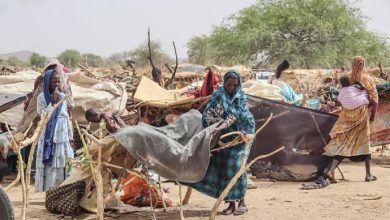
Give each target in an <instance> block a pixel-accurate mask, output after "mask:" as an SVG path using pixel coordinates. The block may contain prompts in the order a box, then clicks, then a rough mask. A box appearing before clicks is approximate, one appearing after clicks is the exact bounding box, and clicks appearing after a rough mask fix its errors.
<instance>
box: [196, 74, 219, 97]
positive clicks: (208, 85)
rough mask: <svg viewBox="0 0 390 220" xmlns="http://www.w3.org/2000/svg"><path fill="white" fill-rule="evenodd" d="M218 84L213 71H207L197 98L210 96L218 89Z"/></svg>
mask: <svg viewBox="0 0 390 220" xmlns="http://www.w3.org/2000/svg"><path fill="white" fill-rule="evenodd" d="M218 83H219V80H218V77H217V76H216V75H215V73H214V72H213V70H211V69H209V71H208V73H207V75H206V77H205V79H204V80H203V84H202V87H201V89H200V92H199V97H205V96H208V95H212V94H213V92H214V91H215V90H216V89H217V88H218Z"/></svg>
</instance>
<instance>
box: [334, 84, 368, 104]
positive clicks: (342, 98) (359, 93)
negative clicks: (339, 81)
mask: <svg viewBox="0 0 390 220" xmlns="http://www.w3.org/2000/svg"><path fill="white" fill-rule="evenodd" d="M337 100H338V101H339V102H340V103H341V105H342V106H343V108H345V109H348V110H353V109H355V108H357V107H359V106H362V105H367V104H368V93H367V91H366V90H360V89H358V88H356V87H354V86H348V87H343V88H341V89H340V93H339V96H338V97H337Z"/></svg>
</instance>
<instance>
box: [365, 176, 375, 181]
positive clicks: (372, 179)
mask: <svg viewBox="0 0 390 220" xmlns="http://www.w3.org/2000/svg"><path fill="white" fill-rule="evenodd" d="M377 179H378V178H376V176H370V177H366V182H373V181H376V180H377Z"/></svg>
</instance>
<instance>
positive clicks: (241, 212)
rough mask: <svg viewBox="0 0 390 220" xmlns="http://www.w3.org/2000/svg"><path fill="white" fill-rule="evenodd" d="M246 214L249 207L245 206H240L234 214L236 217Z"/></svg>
mask: <svg viewBox="0 0 390 220" xmlns="http://www.w3.org/2000/svg"><path fill="white" fill-rule="evenodd" d="M245 212H248V207H246V206H244V207H242V206H239V207H238V208H237V209H236V211H235V212H234V215H243V214H245Z"/></svg>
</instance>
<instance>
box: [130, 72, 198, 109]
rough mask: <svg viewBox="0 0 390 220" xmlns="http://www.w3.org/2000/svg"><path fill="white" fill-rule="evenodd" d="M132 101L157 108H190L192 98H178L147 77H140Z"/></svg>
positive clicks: (178, 96)
mask: <svg viewBox="0 0 390 220" xmlns="http://www.w3.org/2000/svg"><path fill="white" fill-rule="evenodd" d="M134 100H135V101H136V102H138V103H144V105H147V106H152V107H157V108H174V107H183V106H185V107H188V108H190V107H191V103H192V101H193V100H194V96H190V97H187V96H180V95H177V94H175V93H174V92H173V91H169V90H166V89H164V88H162V87H161V86H159V85H158V84H157V83H155V82H154V81H152V80H151V79H149V78H147V77H142V79H141V82H140V83H139V85H138V87H137V91H136V93H135V94H134Z"/></svg>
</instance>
